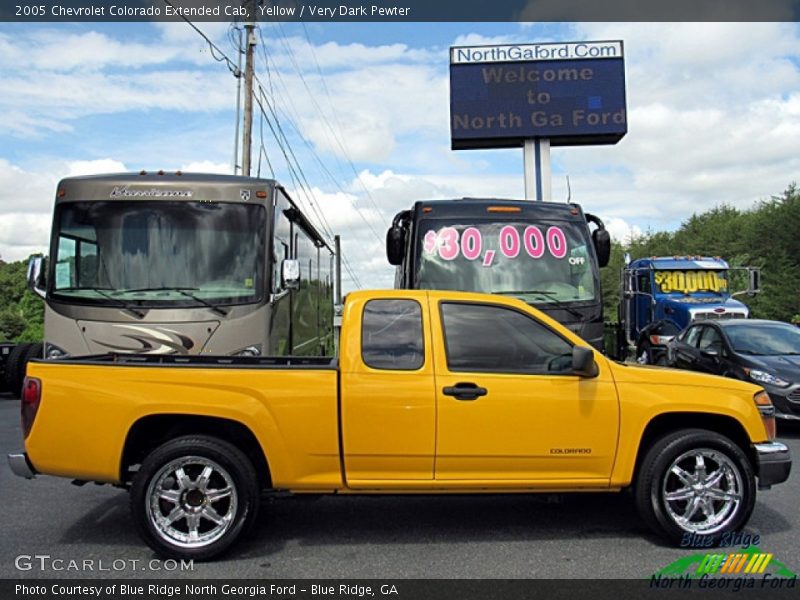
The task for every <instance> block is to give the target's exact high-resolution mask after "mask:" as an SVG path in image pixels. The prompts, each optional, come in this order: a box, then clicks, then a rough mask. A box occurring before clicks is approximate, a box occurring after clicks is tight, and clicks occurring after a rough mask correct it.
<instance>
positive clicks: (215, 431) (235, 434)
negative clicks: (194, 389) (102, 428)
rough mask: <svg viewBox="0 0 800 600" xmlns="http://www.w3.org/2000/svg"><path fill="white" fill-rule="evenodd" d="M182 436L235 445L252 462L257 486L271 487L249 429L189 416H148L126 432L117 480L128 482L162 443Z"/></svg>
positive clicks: (265, 462) (262, 456) (267, 470)
mask: <svg viewBox="0 0 800 600" xmlns="http://www.w3.org/2000/svg"><path fill="white" fill-rule="evenodd" d="M184 435H207V436H210V437H215V438H219V439H222V440H225V441H226V442H228V443H230V444H232V445H234V446H236V447H237V448H238V449H239V450H241V451H242V452H243V453H244V454H245V456H247V458H248V459H249V460H250V461H251V462H252V464H253V467H254V468H255V470H256V474H257V475H258V479H259V485H260V487H262V488H268V487H270V486H271V485H272V476H271V471H270V468H269V462H268V460H267V457H266V455H265V453H264V450H263V448H262V446H261V444H260V443H259V441H258V438H256V436H255V434H254V433H253V432H252V431H251V430H250V428H249V427H247V426H246V425H244V424H243V423H240V422H239V421H235V420H233V419H225V418H221V417H209V416H201V415H191V414H175V413H170V414H157V415H147V416H145V417H142V418H140V419H139V420H138V421H136V422H135V423H134V424H133V425H132V426H131V428H130V429H129V430H128V434H127V436H126V438H125V445H124V447H123V451H122V459H121V463H120V481H122V482H123V483H130V481H131V479H132V477H133V475H134V473H135V472H134V471H132V469H131V468H132V467H135V466H136V465H139V464H141V462H142V461H143V460H144V458H145V457H146V456H147V455H148V454H149V453H150V452H152V451H153V450H155V449H156V448H158V447H159V446H160V445H162V444H164V443H165V442H167V441H169V440H171V439H174V438H176V437H179V436H184Z"/></svg>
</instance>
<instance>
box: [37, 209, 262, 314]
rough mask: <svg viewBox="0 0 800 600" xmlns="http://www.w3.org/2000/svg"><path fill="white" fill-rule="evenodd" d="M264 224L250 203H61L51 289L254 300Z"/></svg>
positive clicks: (161, 299)
mask: <svg viewBox="0 0 800 600" xmlns="http://www.w3.org/2000/svg"><path fill="white" fill-rule="evenodd" d="M265 223H266V210H265V208H264V207H263V206H259V205H256V204H252V205H250V204H236V203H224V202H170V201H157V202H152V201H132V202H128V201H97V202H71V203H64V204H61V205H59V206H58V207H57V210H56V217H55V228H56V240H57V241H56V248H55V249H54V250H55V257H56V258H55V261H53V262H54V265H53V267H52V272H51V277H50V293H51V294H52V296H53V298H55V299H58V300H61V301H63V302H77V303H91V304H104V305H110V306H130V305H133V306H210V305H211V306H213V305H219V304H244V303H250V302H255V301H257V300H258V299H259V298H261V297H262V295H263V290H264V287H265V286H264V281H263V279H264V273H265V271H266V269H265V266H264V247H265V237H266V225H265Z"/></svg>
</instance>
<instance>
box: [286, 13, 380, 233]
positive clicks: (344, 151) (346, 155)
mask: <svg viewBox="0 0 800 600" xmlns="http://www.w3.org/2000/svg"><path fill="white" fill-rule="evenodd" d="M277 25H278V29H279V31H280V35H281V43H282V44H283V47H284V48H285V49H286V52H287V54H288V56H289V60H290V61H291V63H292V65H293V66H294V68H295V71H297V74H298V75H299V76H300V81H302V82H303V86H304V87H305V88H306V91H307V92H308V95H309V98H310V99H311V102H312V103H313V104H314V106H315V107H316V108H317V111H318V112H319V114H320V115H322V117H323V122H324V123H325V125H326V126H327V127H328V129H329V130H330V132H331V134H332V135H333V139H334V141H335V142H336V144H337V145H338V146H339V149H340V150H341V152H342V155H343V156H344V158H345V160H346V161H347V163H348V165H349V166H350V169H351V170H352V171H353V175H355V178H356V181H358V183H359V185H360V186H361V188H362V189H363V190H364V193H365V195H366V197H367V200H369V202H370V204H372V207H373V208H374V209H375V211H376V212H377V213H378V214H382V212H383V211H381V209H380V208H378V205H377V203H376V202H375V199H374V198H373V197H372V194H371V193H370V191H369V189H367V186H366V185H365V184H364V182H363V181H362V180H361V175H360V174H359V173H358V171H357V170H356V167H355V165H354V164H353V161H352V160H351V159H350V155H349V153H348V151H347V148H345V146H344V142H343V141H342V139H341V137H340V136H338V135H337V134H336V131H335V130H334V129H333V127H332V126H331V124H330V122H329V121H328V119H327V117H326V116H325V113H324V112H323V111H322V107H320V105H319V104H318V103H317V101H316V96H315V94H314V93H313V92H312V91H311V89H310V87H309V85H308V83H307V82H306V79H305V77H303V73H302V71H301V70H300V67H299V66H298V64H297V60H296V59H295V56H294V52H293V51H292V49H291V46H290V45H289V40H288V39H287V38H286V35H285V33H284V31H283V26H282V25H281V24H280V22H278V23H277ZM303 29H304V31H305V33H306V39H307V40H308V44H309V49H310V51H311V57H312V58H313V59H314V63H315V64H316V67H317V72H318V73H319V76H320V80H321V81H322V87H323V89H324V90H325V93H326V95H327V96H328V102H329V103H330V106H331V112H332V113H333V117H334V119H335V120H336V122H337V125H338V127H339V129H340V130H341V129H342V126H341V124H340V123H339V120H338V117H337V115H336V108H335V107H334V104H333V99H332V98H331V95H330V91H329V90H328V86H327V84H326V83H325V78H324V76H323V74H322V69H321V67H320V65H319V61H318V60H317V55H316V53H315V52H314V45H313V44H312V43H311V39H310V38H309V36H308V30H307V29H306V28H305V23H304V24H303ZM378 239H379V241H380V236H378Z"/></svg>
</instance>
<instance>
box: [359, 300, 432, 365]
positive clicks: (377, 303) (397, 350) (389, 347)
mask: <svg viewBox="0 0 800 600" xmlns="http://www.w3.org/2000/svg"><path fill="white" fill-rule="evenodd" d="M361 358H362V360H363V361H364V364H365V365H367V366H368V367H372V368H373V369H389V370H399V371H415V370H417V369H419V368H420V367H422V364H423V362H425V351H424V345H423V342H422V310H421V309H420V306H419V304H418V303H417V302H415V301H414V300H370V301H369V302H367V304H366V306H365V307H364V315H363V319H362V322H361Z"/></svg>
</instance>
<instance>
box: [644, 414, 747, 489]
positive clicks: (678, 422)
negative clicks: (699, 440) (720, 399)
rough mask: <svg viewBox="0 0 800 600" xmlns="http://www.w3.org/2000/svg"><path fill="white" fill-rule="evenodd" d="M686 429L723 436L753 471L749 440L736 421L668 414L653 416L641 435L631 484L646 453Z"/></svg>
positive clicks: (716, 417)
mask: <svg viewBox="0 0 800 600" xmlns="http://www.w3.org/2000/svg"><path fill="white" fill-rule="evenodd" d="M685 429H706V430H708V431H713V432H715V433H718V434H720V435H724V436H725V437H727V438H728V439H730V440H731V441H732V442H733V443H734V444H736V445H737V446H738V447H739V448H740V449H741V450H742V452H744V454H745V456H746V457H747V460H748V461H749V462H750V466H751V467H752V468H753V469H756V467H757V463H756V457H755V454H754V450H753V447H752V445H751V443H750V436H749V435H748V434H747V431H746V430H745V428H744V427H743V426H742V424H741V423H739V421H737V420H736V419H734V418H733V417H729V416H727V415H720V414H713V413H693V412H671V413H663V414H660V415H656V416H655V417H653V419H651V420H650V422H649V423H648V424H647V426H646V427H645V428H644V431H643V432H642V437H641V439H640V440H639V447H638V448H637V450H636V461H635V462H634V467H633V473H631V482H634V481H636V478H637V476H638V474H639V467H640V466H641V463H642V460H643V459H644V456H645V455H646V454H647V450H648V449H649V448H650V447H652V445H653V443H654V442H655V441H656V440H658V439H660V438H662V437H664V436H665V435H667V434H669V433H673V432H676V431H680V430H685Z"/></svg>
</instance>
